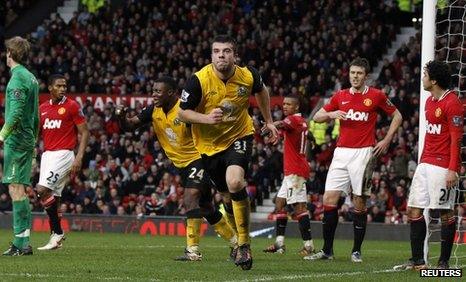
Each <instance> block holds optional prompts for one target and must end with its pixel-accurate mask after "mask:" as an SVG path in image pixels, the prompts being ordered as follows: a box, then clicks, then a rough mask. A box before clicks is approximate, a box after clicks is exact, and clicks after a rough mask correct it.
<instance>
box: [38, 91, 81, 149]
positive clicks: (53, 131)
mask: <svg viewBox="0 0 466 282" xmlns="http://www.w3.org/2000/svg"><path fill="white" fill-rule="evenodd" d="M39 113H40V130H41V134H42V138H43V140H44V149H45V150H46V151H58V150H74V148H75V147H76V142H77V136H78V130H77V128H76V125H78V124H82V123H83V122H85V121H86V119H85V117H84V115H83V113H82V111H81V108H80V106H79V104H78V103H77V102H76V101H74V100H72V99H70V98H68V97H63V99H62V100H61V101H60V102H59V103H58V104H53V103H52V100H49V101H47V102H45V103H43V104H42V105H40V107H39Z"/></svg>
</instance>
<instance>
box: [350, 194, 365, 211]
mask: <svg viewBox="0 0 466 282" xmlns="http://www.w3.org/2000/svg"><path fill="white" fill-rule="evenodd" d="M353 203H354V207H355V208H356V209H358V210H360V211H363V210H365V209H366V197H364V196H354V198H353Z"/></svg>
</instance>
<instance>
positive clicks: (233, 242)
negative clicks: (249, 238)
mask: <svg viewBox="0 0 466 282" xmlns="http://www.w3.org/2000/svg"><path fill="white" fill-rule="evenodd" d="M237 244H238V237H236V234H235V235H233V237H231V238H230V245H231V246H232V247H234V246H236V245H237Z"/></svg>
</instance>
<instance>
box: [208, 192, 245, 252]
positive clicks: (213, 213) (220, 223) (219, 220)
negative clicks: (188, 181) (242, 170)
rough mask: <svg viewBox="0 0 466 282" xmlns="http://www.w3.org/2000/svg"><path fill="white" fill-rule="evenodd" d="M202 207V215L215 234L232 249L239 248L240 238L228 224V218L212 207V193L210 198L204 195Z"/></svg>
mask: <svg viewBox="0 0 466 282" xmlns="http://www.w3.org/2000/svg"><path fill="white" fill-rule="evenodd" d="M200 206H201V213H202V214H203V215H204V218H205V219H206V220H207V222H209V224H210V225H212V227H213V228H214V230H215V232H216V233H217V234H218V235H219V236H220V237H222V238H223V239H224V240H225V241H227V242H229V244H230V247H231V248H232V249H233V248H235V247H237V244H238V238H237V237H236V233H235V231H234V230H233V228H231V226H230V225H229V224H228V222H227V219H226V216H225V215H223V214H222V213H221V212H220V211H219V210H217V209H215V207H214V206H213V205H212V194H211V193H209V195H208V196H207V195H206V196H204V195H202V197H201V201H200Z"/></svg>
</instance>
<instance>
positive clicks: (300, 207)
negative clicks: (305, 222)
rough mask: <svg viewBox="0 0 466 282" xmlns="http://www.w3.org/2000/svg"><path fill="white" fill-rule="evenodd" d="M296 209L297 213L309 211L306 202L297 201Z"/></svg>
mask: <svg viewBox="0 0 466 282" xmlns="http://www.w3.org/2000/svg"><path fill="white" fill-rule="evenodd" d="M293 208H294V211H295V213H296V214H301V213H303V212H307V206H306V203H296V204H295V205H294V206H293Z"/></svg>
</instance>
